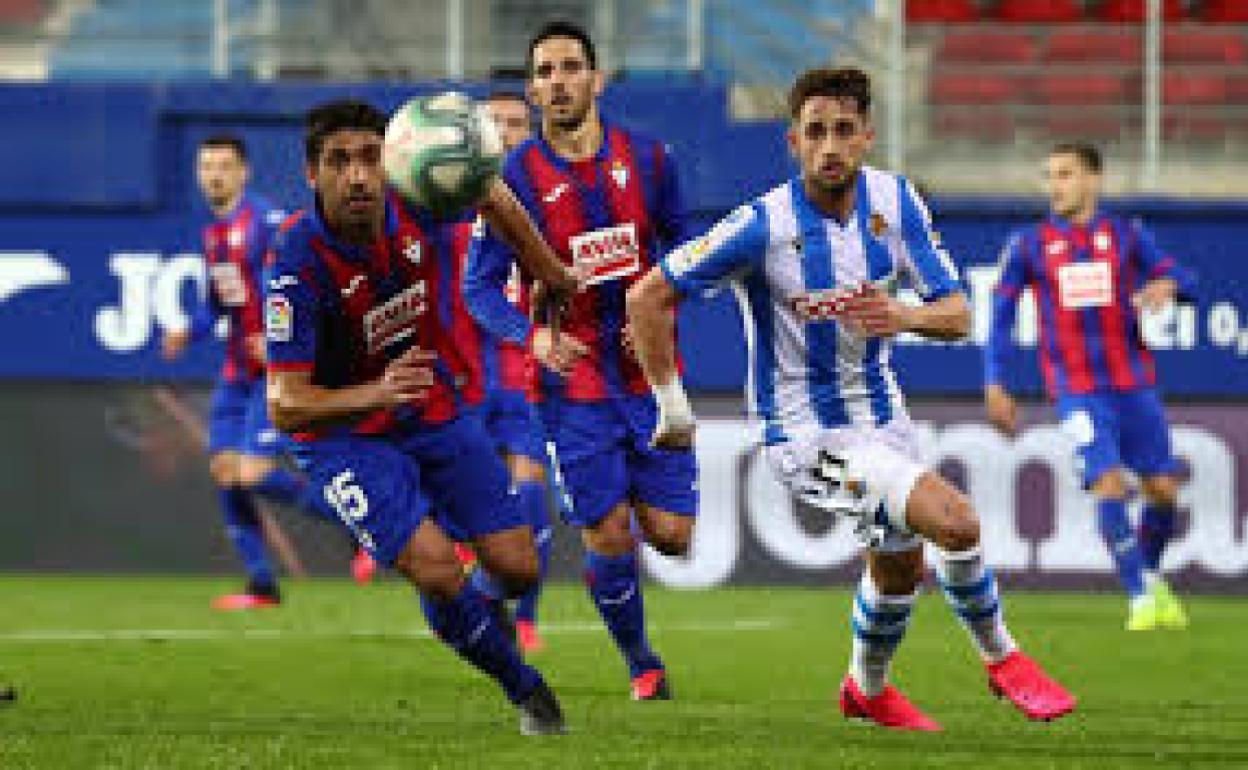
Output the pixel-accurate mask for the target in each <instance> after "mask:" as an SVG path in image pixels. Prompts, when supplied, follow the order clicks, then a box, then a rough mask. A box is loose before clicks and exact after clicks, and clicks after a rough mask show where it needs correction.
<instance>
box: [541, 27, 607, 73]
mask: <svg viewBox="0 0 1248 770" xmlns="http://www.w3.org/2000/svg"><path fill="white" fill-rule="evenodd" d="M556 37H564V38H567V39H569V40H575V41H576V42H578V43H580V44H581V49H582V50H583V51H585V59H586V60H587V61H588V62H589V68H590V69H591V70H596V69H598V52H597V51H595V50H594V41H592V40H590V39H589V33H588V32H586V31H585V30H584V29H582V28H581V27H579V26H577V25H576V24H573V23H572V22H570V21H552V22H548V23H546V24H545V25H544V26H543V27H542V28H541V29H539V30H538V31H537V34H536V35H534V36H533V39H532V40H530V41H529V51H528V53H527V54H525V57H524V71H525V72H526V73H528V75H529V77H533V52H534V51H535V50H537V47H538V46H539V45H541V44H542V43H545V42H546V41H547V40H550V39H552V38H556Z"/></svg>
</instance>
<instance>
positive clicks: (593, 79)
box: [528, 37, 602, 130]
mask: <svg viewBox="0 0 1248 770" xmlns="http://www.w3.org/2000/svg"><path fill="white" fill-rule="evenodd" d="M601 91H602V74H601V73H599V72H598V71H597V70H595V69H590V66H589V58H588V57H586V55H585V49H584V48H583V47H582V46H581V42H580V41H579V40H575V39H573V38H567V37H552V38H550V39H548V40H543V41H542V42H541V43H539V44H538V45H537V46H536V47H535V48H534V49H533V72H532V73H530V75H529V83H528V94H529V101H530V102H532V103H533V104H534V105H535V106H536V107H537V109H538V110H540V111H541V113H542V119H543V120H547V121H549V122H550V123H552V124H554V125H556V126H558V127H559V128H561V129H564V130H572V129H575V128H577V127H578V126H580V125H581V124H582V123H584V122H585V118H586V116H588V115H589V111H590V109H592V108H593V106H594V99H595V98H596V97H597V96H598V94H599V93H600V92H601Z"/></svg>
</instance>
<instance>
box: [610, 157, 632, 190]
mask: <svg viewBox="0 0 1248 770" xmlns="http://www.w3.org/2000/svg"><path fill="white" fill-rule="evenodd" d="M611 178H612V179H614V180H615V184H616V186H618V187H619V188H620V189H621V190H623V189H624V188H625V187H627V186H628V166H625V165H624V162H623V161H621V160H616V161H613V162H612V163H611Z"/></svg>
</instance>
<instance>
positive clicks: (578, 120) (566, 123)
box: [550, 98, 594, 134]
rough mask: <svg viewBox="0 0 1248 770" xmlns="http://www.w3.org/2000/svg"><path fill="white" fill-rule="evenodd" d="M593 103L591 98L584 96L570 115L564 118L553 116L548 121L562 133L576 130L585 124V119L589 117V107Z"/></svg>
mask: <svg viewBox="0 0 1248 770" xmlns="http://www.w3.org/2000/svg"><path fill="white" fill-rule="evenodd" d="M593 104H594V102H593V99H590V98H586V99H585V100H584V101H583V102H582V103H581V105H580V107H579V108H578V109H576V110H574V111H573V113H572V114H571V115H569V116H567V117H565V118H554V119H552V120H551V121H550V122H551V125H553V126H554V127H555V128H557V129H559V130H560V131H562V132H564V133H569V134H570V133H572V132H574V131H577V130H579V129H580V128H581V126H583V125H585V121H586V119H588V118H589V111H590V108H591V107H593Z"/></svg>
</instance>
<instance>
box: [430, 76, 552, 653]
mask: <svg viewBox="0 0 1248 770" xmlns="http://www.w3.org/2000/svg"><path fill="white" fill-rule="evenodd" d="M485 108H486V111H487V112H488V113H489V115H490V118H491V119H492V120H493V121H494V125H495V126H496V127H497V128H498V132H499V135H500V137H501V138H502V140H503V147H504V149H506V150H508V151H511V150H512V149H514V148H515V147H517V146H518V145H520V144H521V143H522V142H524V141H525V140H527V139H528V138H529V136H530V135H532V133H533V131H532V120H531V118H530V115H529V105H528V103H527V102H526V101H525V100H524V97H523V96H521V95H520V94H518V93H515V92H512V91H494V92H493V93H491V94H490V95H489V96H488V97H486V100H485ZM452 242H453V243H455V244H456V247H457V251H456V254H457V255H459V257H460V259H461V261H460V264H459V268H460V270H461V271H462V270H463V269H464V268H465V264H464V263H465V262H466V261H467V254H468V253H467V249H460V248H459V246H460V244H463V243H465V241H464V240H461V239H459V238H453V239H452ZM461 274H462V273H461ZM457 285H458V284H457ZM507 292H508V293H507V298H508V299H509V300H510V301H512V302H513V303H515V304H516V306H517V307H519V308H520V310H521V312H524V313H528V312H529V298H528V289H527V287H526V286H524V285H523V283H521V281H520V274H519V267H516V268H515V269H514V270H513V271H512V278H511V281H510V282H509V283H508V284H507ZM457 328H459V329H461V330H462V332H463V334H462V336H463V340H462V342H461V349H464V350H468V351H472V352H473V353H474V354H476V355H475V356H474V357H477V358H478V359H479V361H480V368H481V370H482V372H481V373H482V375H483V376H484V378H485V391H484V403H482V404H481V417H482V420H483V421H484V422H485V427H486V430H487V431H488V432H489V434H490V437H491V438H493V439H494V442H495V444H496V445H497V446H498V451H499V453H500V454H502V456H503V460H504V461H505V462H506V463H507V468H508V470H509V471H510V472H511V479H512V483H513V484H514V485H515V486H516V491H517V494H519V495H520V496H521V497H522V498H523V500H524V506H525V508H526V510H528V512H529V523H530V524H531V525H532V527H533V537H534V539H535V540H536V542H537V554H538V557H539V559H540V563H541V576H540V578H539V581H538V583H537V584H536V585H534V586H533V588H531V589H530V590H528V591H526V592H525V594H524V595H523V596H521V597H520V598H519V599H518V600H517V601H516V605H515V627H516V641H517V642H518V643H519V645H520V649H521V650H522V651H524V652H525V653H529V652H537V651H539V650H541V649H542V648H543V647H545V643H544V642H543V641H542V638H541V636H540V635H539V634H538V632H537V600H538V596H539V595H540V594H541V584H542V581H544V580H545V577H546V570H547V567H548V566H549V564H550V550H551V546H552V545H553V536H554V530H553V529H552V527H551V525H550V513H549V505H550V501H551V496H550V492H549V485H548V482H547V469H546V466H547V464H548V462H549V460H548V457H547V452H546V440H545V436H544V432H543V430H542V426H541V422H540V420H539V418H538V416H537V410H536V408H535V406H534V404H535V402H536V400H537V396H538V389H537V368H536V367H537V364H536V362H535V361H534V360H533V357H532V356H531V355H529V353H528V351H526V350H525V349H524V346H523V345H518V344H516V343H512V342H499V341H498V340H496V339H495V338H494V337H492V336H490V335H480V334H478V326H477V323H476V321H475V320H474V319H473V318H472V317H471V316H468V317H467V318H466V319H465V322H464V323H463V324H461V325H459V326H458V327H457ZM457 552H458V554H459V557H460V561H461V562H462V563H463V564H464V565H465V566H466V567H467V568H469V569H472V568H473V567H474V566H475V564H476V555H475V554H473V553H472V549H471V548H469V547H468V546H465V545H460V546H458V547H457ZM473 579H474V580H476V581H478V585H481V586H482V587H483V588H484V589H485V590H486V591H489V586H488V584H484V583H481V582H480V581H482V580H484V579H485V573H484V572H481V571H476V572H474V574H473Z"/></svg>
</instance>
